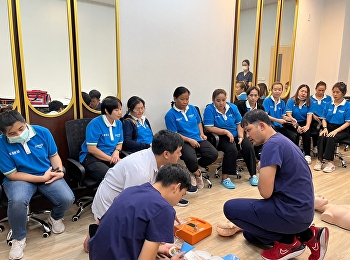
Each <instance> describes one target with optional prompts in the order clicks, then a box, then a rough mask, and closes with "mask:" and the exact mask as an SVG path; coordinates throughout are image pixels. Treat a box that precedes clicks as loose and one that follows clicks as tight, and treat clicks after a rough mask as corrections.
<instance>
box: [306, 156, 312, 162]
mask: <svg viewBox="0 0 350 260" xmlns="http://www.w3.org/2000/svg"><path fill="white" fill-rule="evenodd" d="M305 160H306V161H307V164H311V156H310V155H305Z"/></svg>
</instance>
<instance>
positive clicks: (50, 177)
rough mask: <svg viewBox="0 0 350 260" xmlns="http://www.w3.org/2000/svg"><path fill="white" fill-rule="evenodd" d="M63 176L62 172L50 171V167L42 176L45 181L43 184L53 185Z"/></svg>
mask: <svg viewBox="0 0 350 260" xmlns="http://www.w3.org/2000/svg"><path fill="white" fill-rule="evenodd" d="M63 176H64V172H62V171H59V172H58V171H52V167H50V168H49V169H48V170H47V171H46V172H45V174H44V179H45V180H46V181H45V184H50V183H53V182H54V181H56V180H59V179H61V178H63Z"/></svg>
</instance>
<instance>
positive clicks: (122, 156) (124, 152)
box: [119, 150, 131, 158]
mask: <svg viewBox="0 0 350 260" xmlns="http://www.w3.org/2000/svg"><path fill="white" fill-rule="evenodd" d="M119 154H120V158H124V157H126V156H128V155H130V154H131V153H129V152H127V151H124V150H121V151H120V152H119Z"/></svg>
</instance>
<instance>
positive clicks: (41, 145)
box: [35, 144, 44, 149]
mask: <svg viewBox="0 0 350 260" xmlns="http://www.w3.org/2000/svg"><path fill="white" fill-rule="evenodd" d="M43 146H44V144H37V145H36V146H35V148H39V149H40V148H42V147H43Z"/></svg>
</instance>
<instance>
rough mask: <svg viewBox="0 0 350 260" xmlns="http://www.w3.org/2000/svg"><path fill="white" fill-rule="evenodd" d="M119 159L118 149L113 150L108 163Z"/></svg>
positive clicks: (114, 162) (113, 162)
mask: <svg viewBox="0 0 350 260" xmlns="http://www.w3.org/2000/svg"><path fill="white" fill-rule="evenodd" d="M119 161H120V158H119V151H118V150H115V151H114V152H113V153H112V155H111V160H110V161H109V163H110V164H116V163H117V162H119Z"/></svg>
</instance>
